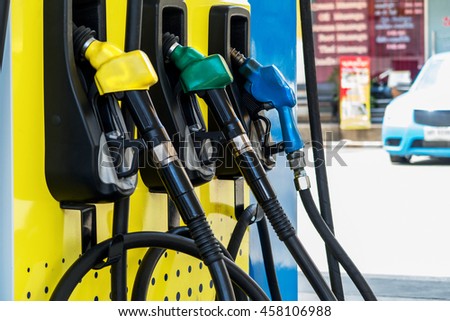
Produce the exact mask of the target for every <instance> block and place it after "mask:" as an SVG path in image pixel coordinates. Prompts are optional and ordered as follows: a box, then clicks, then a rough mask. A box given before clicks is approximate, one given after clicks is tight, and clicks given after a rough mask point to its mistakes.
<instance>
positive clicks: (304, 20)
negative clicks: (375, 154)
mask: <svg viewBox="0 0 450 321" xmlns="http://www.w3.org/2000/svg"><path fill="white" fill-rule="evenodd" d="M299 3H300V21H301V26H302V40H303V59H304V64H305V81H306V95H307V97H308V114H309V128H310V132H311V142H312V147H313V148H312V150H313V156H314V167H315V171H316V181H317V190H318V194H319V202H320V213H322V217H323V219H324V221H325V222H326V224H327V225H328V227H329V229H330V231H331V232H332V233H333V234H334V225H333V215H332V212H331V201H330V192H329V189H328V179H327V170H326V164H325V153H324V150H323V138H322V124H321V121H320V109H319V99H318V93H317V76H316V67H315V60H314V57H315V56H314V35H313V30H312V24H313V22H312V15H311V3H310V0H306V1H305V0H300V1H299ZM326 254H327V261H328V270H329V274H330V283H331V288H332V289H333V292H334V294H335V295H336V297H337V299H338V300H341V301H342V300H344V299H345V297H344V288H343V286H342V277H341V272H340V269H339V263H338V261H337V259H336V258H335V257H334V256H333V255H332V254H331V253H330V251H329V249H328V248H327V249H326Z"/></svg>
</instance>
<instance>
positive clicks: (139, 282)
mask: <svg viewBox="0 0 450 321" xmlns="http://www.w3.org/2000/svg"><path fill="white" fill-rule="evenodd" d="M167 233H170V234H174V235H180V236H183V237H187V238H190V233H189V229H188V228H187V226H180V227H176V228H173V229H171V230H169V231H168V232H167ZM219 245H220V246H221V249H222V252H223V254H224V255H225V256H226V257H227V258H229V259H230V260H233V261H234V259H233V258H232V257H231V255H230V253H229V252H228V251H227V249H225V248H224V247H223V246H222V244H220V243H219ZM164 252H166V249H164V248H150V249H148V251H147V252H146V253H145V255H144V257H143V259H142V262H141V264H140V266H139V269H138V271H137V273H136V277H135V279H134V284H133V291H132V294H131V300H133V301H145V300H146V299H147V293H148V287H149V285H150V279H151V277H152V275H153V271H154V270H155V268H156V266H157V264H158V262H159V260H160V258H161V257H162V255H163V254H164ZM233 289H234V293H235V295H236V299H237V300H238V301H247V296H246V295H245V293H243V292H242V291H241V289H239V287H237V286H236V285H235V284H234V285H233Z"/></svg>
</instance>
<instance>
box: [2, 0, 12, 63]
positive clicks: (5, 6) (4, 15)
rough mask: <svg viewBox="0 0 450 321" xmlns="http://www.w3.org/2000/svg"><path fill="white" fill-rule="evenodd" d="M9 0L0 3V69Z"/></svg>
mask: <svg viewBox="0 0 450 321" xmlns="http://www.w3.org/2000/svg"><path fill="white" fill-rule="evenodd" d="M9 2H10V0H3V1H2V3H1V4H0V70H1V69H2V65H3V56H4V51H5V40H6V30H7V28H8V16H9Z"/></svg>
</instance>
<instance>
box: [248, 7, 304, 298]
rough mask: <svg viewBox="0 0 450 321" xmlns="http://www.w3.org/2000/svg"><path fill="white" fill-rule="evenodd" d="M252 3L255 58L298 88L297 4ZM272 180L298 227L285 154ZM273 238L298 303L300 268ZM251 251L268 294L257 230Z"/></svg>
mask: <svg viewBox="0 0 450 321" xmlns="http://www.w3.org/2000/svg"><path fill="white" fill-rule="evenodd" d="M249 3H250V5H251V13H252V19H251V53H252V57H254V58H255V59H256V60H257V61H258V62H259V63H260V64H262V65H272V64H273V65H276V66H277V67H278V69H279V70H280V71H281V73H282V74H283V75H284V77H285V78H286V80H287V81H288V83H289V85H290V86H291V88H297V87H296V67H295V66H296V56H297V52H296V51H297V47H296V43H297V25H296V24H297V17H296V15H297V8H296V1H272V0H249ZM268 116H269V118H270V120H271V122H272V137H273V139H274V140H275V141H276V142H280V141H281V140H282V129H281V127H280V122H279V117H278V113H277V111H276V110H275V109H272V110H271V111H270V112H268ZM269 179H270V181H271V183H272V185H273V186H274V187H275V190H276V192H277V195H278V198H279V200H280V203H281V204H282V206H283V208H284V209H285V211H286V214H287V215H288V216H289V219H290V220H291V222H292V224H293V225H294V226H295V227H296V226H297V192H296V190H295V187H294V183H293V175H292V173H291V170H290V169H289V167H288V166H287V163H286V157H285V156H284V155H278V156H277V164H276V167H275V168H274V169H272V170H271V171H270V172H269ZM290 182H291V183H290ZM252 202H254V199H252ZM270 236H271V241H272V248H273V253H274V260H275V264H276V271H277V277H278V281H279V283H280V290H281V295H282V298H283V300H290V301H293V300H297V299H298V285H297V282H298V275H297V265H296V263H295V261H294V259H293V258H292V257H291V255H290V254H289V252H288V250H287V249H286V247H285V246H284V244H283V243H282V242H281V241H279V240H278V237H277V236H276V235H275V233H273V232H272V231H271V235H270ZM250 248H251V251H250V273H251V275H252V277H254V278H255V279H256V280H257V282H258V283H259V284H260V285H262V286H263V288H264V290H265V291H266V292H267V293H269V291H268V286H267V281H266V278H265V272H264V271H265V270H264V264H263V260H262V254H261V250H260V249H261V246H260V244H259V239H258V231H257V229H256V227H252V229H251V233H250Z"/></svg>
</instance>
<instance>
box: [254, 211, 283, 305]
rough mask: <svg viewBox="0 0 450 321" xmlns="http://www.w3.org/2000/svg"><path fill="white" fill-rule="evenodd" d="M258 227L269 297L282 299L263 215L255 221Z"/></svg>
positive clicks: (273, 299) (274, 299)
mask: <svg viewBox="0 0 450 321" xmlns="http://www.w3.org/2000/svg"><path fill="white" fill-rule="evenodd" d="M256 225H257V227H258V234H259V242H260V243H261V251H262V255H263V261H264V269H265V270H266V276H267V284H268V285H269V291H270V297H271V299H272V301H282V300H283V298H282V297H281V291H280V287H279V286H278V278H277V273H276V270H275V262H274V260H273V253H272V243H271V242H270V235H269V228H268V226H267V220H266V218H265V217H263V218H262V219H261V220H260V221H259V222H257V223H256Z"/></svg>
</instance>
